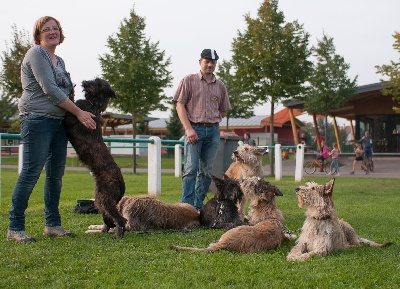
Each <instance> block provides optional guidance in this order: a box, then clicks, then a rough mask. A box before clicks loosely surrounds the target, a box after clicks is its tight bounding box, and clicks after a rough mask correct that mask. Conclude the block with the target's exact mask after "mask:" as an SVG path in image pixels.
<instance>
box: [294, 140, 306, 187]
mask: <svg viewBox="0 0 400 289" xmlns="http://www.w3.org/2000/svg"><path fill="white" fill-rule="evenodd" d="M303 173H304V145H303V144H298V145H297V150H296V171H295V174H294V181H295V182H301V180H302V179H303Z"/></svg>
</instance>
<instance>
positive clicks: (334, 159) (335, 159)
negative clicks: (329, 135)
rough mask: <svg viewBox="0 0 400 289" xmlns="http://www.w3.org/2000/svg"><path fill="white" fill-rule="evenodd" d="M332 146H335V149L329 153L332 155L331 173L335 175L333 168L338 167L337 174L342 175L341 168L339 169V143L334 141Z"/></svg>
mask: <svg viewBox="0 0 400 289" xmlns="http://www.w3.org/2000/svg"><path fill="white" fill-rule="evenodd" d="M332 147H333V149H332V150H331V151H330V153H329V155H330V156H331V157H332V162H331V168H330V170H331V175H333V172H332V168H333V167H335V168H336V176H340V169H339V162H338V158H339V154H340V151H339V149H338V145H337V143H333V144H332Z"/></svg>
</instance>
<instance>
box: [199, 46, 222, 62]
mask: <svg viewBox="0 0 400 289" xmlns="http://www.w3.org/2000/svg"><path fill="white" fill-rule="evenodd" d="M200 57H201V58H205V59H211V60H218V58H219V57H218V54H217V51H215V50H214V49H204V50H203V51H202V52H201V54H200Z"/></svg>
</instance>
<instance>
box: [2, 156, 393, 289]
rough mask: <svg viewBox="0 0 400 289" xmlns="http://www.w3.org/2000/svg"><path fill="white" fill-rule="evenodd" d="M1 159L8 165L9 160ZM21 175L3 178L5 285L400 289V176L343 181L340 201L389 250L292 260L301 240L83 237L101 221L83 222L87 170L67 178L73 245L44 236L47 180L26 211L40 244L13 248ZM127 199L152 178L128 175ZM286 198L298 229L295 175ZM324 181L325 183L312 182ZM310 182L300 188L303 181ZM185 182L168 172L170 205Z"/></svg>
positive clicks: (340, 208)
mask: <svg viewBox="0 0 400 289" xmlns="http://www.w3.org/2000/svg"><path fill="white" fill-rule="evenodd" d="M3 160H4V159H3ZM16 178H17V173H16V170H10V169H3V170H2V171H1V207H0V228H1V235H0V252H1V254H0V264H1V265H0V288H174V289H178V288H182V289H186V288H191V289H193V288H399V286H400V274H399V270H400V253H399V245H398V244H400V230H399V229H400V216H399V207H400V198H399V190H398V187H399V180H398V179H366V178H360V179H357V178H346V177H340V178H337V180H336V184H335V189H334V200H335V205H336V210H337V214H338V216H339V217H341V218H343V219H345V220H346V221H348V222H349V223H350V224H351V225H352V226H353V227H354V228H355V230H356V231H357V233H358V234H359V235H360V236H362V237H365V238H368V239H371V240H374V241H377V242H387V241H391V242H394V243H395V244H394V245H392V246H390V247H388V248H379V249H377V248H371V247H369V246H366V245H363V246H362V247H359V248H351V249H349V250H347V251H336V252H333V253H332V254H330V255H328V256H327V257H324V258H321V257H313V258H311V259H309V260H307V261H305V262H288V261H286V255H287V253H288V252H289V250H290V249H291V247H292V246H293V245H294V241H290V242H287V243H285V244H283V246H281V247H280V248H278V249H276V250H270V251H264V252H260V253H256V254H239V253H232V252H227V251H219V252H215V253H195V252H176V251H173V250H169V249H168V248H167V246H168V245H169V244H179V245H184V246H197V247H205V246H207V245H208V244H209V243H210V242H212V241H213V240H216V239H218V238H219V237H220V236H221V234H222V233H223V232H224V231H223V230H211V229H203V228H197V229H193V230H192V231H191V232H189V233H187V232H183V231H182V232H181V231H158V232H127V233H126V234H125V236H124V238H123V239H121V240H114V239H112V235H110V234H103V235H86V234H85V233H84V231H85V230H86V229H87V227H88V226H89V225H91V224H100V223H101V217H100V215H78V214H74V213H73V208H74V206H75V204H76V200H78V199H87V198H92V197H93V194H92V191H93V179H92V177H91V176H90V175H89V174H88V173H87V172H75V171H66V173H65V176H64V179H63V193H62V200H61V204H60V210H61V214H62V217H63V225H64V226H65V228H67V229H69V230H72V231H73V232H75V233H76V234H77V236H76V237H75V238H72V239H70V238H55V239H51V238H48V237H45V236H43V226H44V220H43V193H42V191H43V176H42V178H41V179H40V180H39V182H38V184H37V186H36V187H35V189H34V191H33V193H32V196H31V198H30V203H29V207H28V210H27V212H26V213H27V219H26V230H27V232H28V233H29V234H31V235H32V236H34V237H36V239H37V242H36V243H31V244H16V243H14V242H8V241H6V239H5V236H6V231H7V225H8V211H9V209H10V202H11V191H12V189H13V187H14V184H15V180H16ZM124 178H125V182H126V185H127V192H126V195H140V194H146V193H147V174H138V175H132V174H129V173H124ZM267 180H270V181H271V182H272V183H274V184H275V185H277V186H278V187H279V188H280V189H281V191H282V192H283V194H284V196H283V197H277V204H278V206H279V208H280V209H281V210H282V211H283V213H284V216H285V219H286V226H287V227H289V228H290V229H292V230H296V229H299V228H300V227H301V225H302V223H303V221H304V218H305V217H304V213H305V210H304V209H300V208H298V206H297V199H296V197H295V193H294V189H295V188H296V186H298V185H299V183H295V182H294V178H293V177H284V178H283V180H282V181H280V182H276V181H275V180H271V179H270V178H269V177H267ZM310 180H315V181H316V182H318V183H323V182H326V181H327V180H328V178H327V177H316V176H312V177H309V176H305V178H304V182H305V181H310ZM302 183H303V182H302ZM180 195H181V180H180V179H179V178H175V177H174V176H173V175H172V174H163V175H162V195H161V196H159V197H158V198H159V199H161V200H163V201H165V202H178V201H179V200H180Z"/></svg>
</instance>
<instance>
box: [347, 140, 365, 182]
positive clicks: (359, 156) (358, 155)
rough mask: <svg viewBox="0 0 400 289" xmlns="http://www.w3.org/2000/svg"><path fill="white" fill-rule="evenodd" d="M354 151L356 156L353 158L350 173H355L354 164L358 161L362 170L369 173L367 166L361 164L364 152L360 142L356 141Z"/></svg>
mask: <svg viewBox="0 0 400 289" xmlns="http://www.w3.org/2000/svg"><path fill="white" fill-rule="evenodd" d="M354 153H355V154H356V158H355V159H354V162H353V171H352V172H351V173H350V175H354V174H355V172H354V170H355V168H356V164H357V163H360V165H361V168H362V169H363V170H365V174H366V175H369V171H368V168H367V167H366V166H364V164H363V153H364V151H363V150H362V148H361V144H360V143H356V147H355V148H354Z"/></svg>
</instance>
